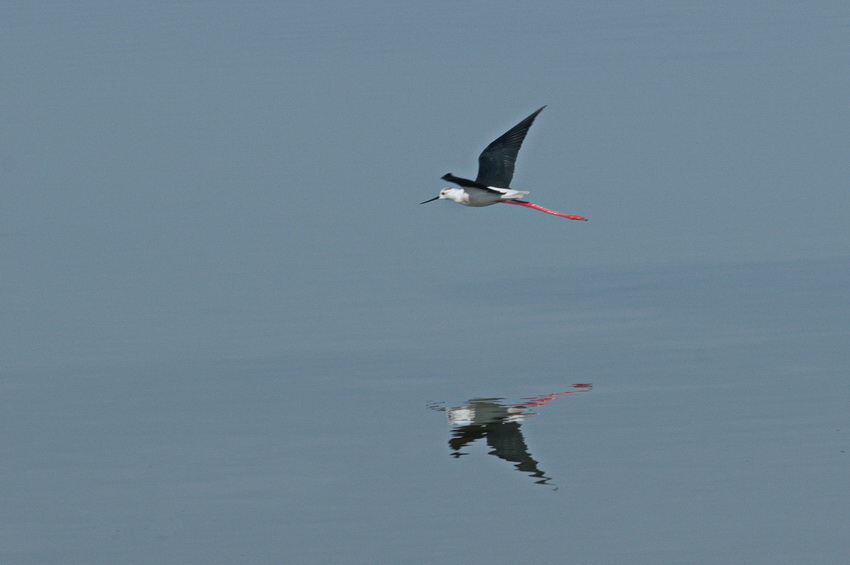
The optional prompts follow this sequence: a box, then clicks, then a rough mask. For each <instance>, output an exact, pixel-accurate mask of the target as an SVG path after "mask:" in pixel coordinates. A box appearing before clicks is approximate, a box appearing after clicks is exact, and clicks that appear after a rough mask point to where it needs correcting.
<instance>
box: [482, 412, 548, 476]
mask: <svg viewBox="0 0 850 565" xmlns="http://www.w3.org/2000/svg"><path fill="white" fill-rule="evenodd" d="M487 445H489V446H490V447H492V448H493V451H491V452H490V455H495V456H496V457H498V458H499V459H504V460H505V461H510V462H511V463H515V464H516V465H514V466H515V467H516V468H517V469H519V470H520V471H522V472H523V473H528V474H529V475H531V476H532V477H537V478H539V479H541V480H539V481H537V482H538V483H546V481H548V480H549V478H548V477H547V476H546V475H544V474H543V471H541V470H540V469H538V468H537V461H535V460H534V459H532V457H531V453H529V452H528V446H527V445H526V444H525V438H523V437H522V432H521V431H520V429H519V422H507V423H504V424H490V425H488V426H487Z"/></svg>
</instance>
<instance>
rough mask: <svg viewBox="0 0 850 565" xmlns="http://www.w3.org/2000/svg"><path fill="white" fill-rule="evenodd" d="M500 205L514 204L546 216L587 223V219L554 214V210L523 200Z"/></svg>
mask: <svg viewBox="0 0 850 565" xmlns="http://www.w3.org/2000/svg"><path fill="white" fill-rule="evenodd" d="M501 202H502V204H516V205H517V206H525V207H526V208H533V209H535V210H539V211H541V212H546V213H547V214H552V215H553V216H560V217H562V218H567V219H568V220H582V221H584V222H586V221H587V218H584V217H582V216H575V215H573V214H564V213H562V212H556V211H554V210H550V209H549V208H544V207H543V206H540V205H538V204H535V203H534V202H525V201H524V200H501Z"/></svg>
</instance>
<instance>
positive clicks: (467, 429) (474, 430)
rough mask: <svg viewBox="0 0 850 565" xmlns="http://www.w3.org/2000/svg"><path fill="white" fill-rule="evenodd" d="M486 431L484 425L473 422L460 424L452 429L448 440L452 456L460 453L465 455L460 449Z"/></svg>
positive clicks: (480, 436)
mask: <svg viewBox="0 0 850 565" xmlns="http://www.w3.org/2000/svg"><path fill="white" fill-rule="evenodd" d="M486 433H487V432H486V431H485V430H484V426H478V425H475V424H473V425H470V426H461V427H459V428H456V429H454V430H452V438H451V439H450V440H449V447H451V448H452V456H453V457H456V458H457V457H460V456H461V455H466V454H465V453H461V452H460V450H461V449H463V448H464V447H466V446H467V445H469V444H470V443H472V442H474V441H475V440H477V439H481V438H482V437H484V435H485V434H486Z"/></svg>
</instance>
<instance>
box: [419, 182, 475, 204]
mask: <svg viewBox="0 0 850 565" xmlns="http://www.w3.org/2000/svg"><path fill="white" fill-rule="evenodd" d="M465 194H466V193H465V192H464V191H463V189H460V188H453V187H451V186H447V187H446V188H444V189H443V190H441V191H440V194H438V195H437V196H435V197H434V198H431V199H428V200H426V201H425V202H420V204H427V203H428V202H433V201H434V200H454V201H455V202H460V201H461V199H462V198H463V196H464V195H465Z"/></svg>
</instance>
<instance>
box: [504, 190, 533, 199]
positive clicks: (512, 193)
mask: <svg viewBox="0 0 850 565" xmlns="http://www.w3.org/2000/svg"><path fill="white" fill-rule="evenodd" d="M527 195H528V191H525V190H513V189H508V190H506V191H505V192H503V193H502V200H518V199H520V198H522V197H523V196H527Z"/></svg>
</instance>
